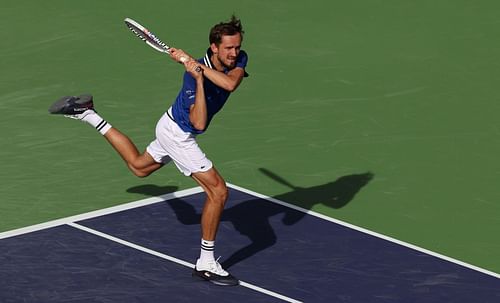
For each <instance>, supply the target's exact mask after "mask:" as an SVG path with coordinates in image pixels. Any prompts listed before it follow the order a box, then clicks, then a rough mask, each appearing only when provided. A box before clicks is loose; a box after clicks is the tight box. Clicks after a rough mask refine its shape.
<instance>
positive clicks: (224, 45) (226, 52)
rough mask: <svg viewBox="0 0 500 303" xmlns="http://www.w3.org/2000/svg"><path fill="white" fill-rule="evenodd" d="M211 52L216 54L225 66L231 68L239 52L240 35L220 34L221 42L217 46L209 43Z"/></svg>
mask: <svg viewBox="0 0 500 303" xmlns="http://www.w3.org/2000/svg"><path fill="white" fill-rule="evenodd" d="M211 48H212V52H213V53H214V54H215V55H216V56H217V59H218V60H219V62H220V63H221V64H222V65H223V66H224V67H226V68H228V69H232V68H234V66H235V64H236V58H237V57H238V54H239V53H240V48H241V35H240V34H239V33H238V34H236V35H233V36H222V41H221V43H220V44H219V45H218V46H217V45H215V44H214V43H212V45H211Z"/></svg>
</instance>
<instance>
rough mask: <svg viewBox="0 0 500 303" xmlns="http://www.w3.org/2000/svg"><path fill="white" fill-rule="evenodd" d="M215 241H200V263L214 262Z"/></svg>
mask: <svg viewBox="0 0 500 303" xmlns="http://www.w3.org/2000/svg"><path fill="white" fill-rule="evenodd" d="M214 250H215V241H207V240H203V239H201V250H200V262H201V263H205V262H208V261H212V260H214V259H215V258H214Z"/></svg>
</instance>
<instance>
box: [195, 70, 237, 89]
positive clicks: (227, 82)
mask: <svg viewBox="0 0 500 303" xmlns="http://www.w3.org/2000/svg"><path fill="white" fill-rule="evenodd" d="M201 68H202V69H203V75H204V76H205V77H206V78H208V79H209V80H210V81H212V82H213V83H214V84H215V85H217V86H219V87H221V88H223V89H225V90H227V91H229V92H233V91H235V90H236V89H237V88H238V86H239V85H240V83H241V81H242V80H243V77H245V70H244V69H243V68H242V67H235V68H233V69H232V70H230V71H229V72H228V73H227V74H225V73H223V72H219V71H217V70H215V69H212V68H210V67H208V66H205V65H201Z"/></svg>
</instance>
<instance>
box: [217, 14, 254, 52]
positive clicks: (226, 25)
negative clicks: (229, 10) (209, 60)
mask: <svg viewBox="0 0 500 303" xmlns="http://www.w3.org/2000/svg"><path fill="white" fill-rule="evenodd" d="M237 33H239V34H240V35H241V38H242V39H243V33H245V32H244V31H243V26H242V25H241V21H240V19H238V18H236V16H235V15H232V16H231V20H229V21H228V22H221V23H219V24H216V25H214V27H212V29H211V30H210V35H209V36H208V40H209V41H210V44H212V43H215V44H216V45H219V44H220V43H221V42H222V36H232V35H236V34H237Z"/></svg>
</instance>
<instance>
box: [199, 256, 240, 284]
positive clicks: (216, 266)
mask: <svg viewBox="0 0 500 303" xmlns="http://www.w3.org/2000/svg"><path fill="white" fill-rule="evenodd" d="M218 261H219V259H217V260H212V261H209V262H206V263H201V262H200V259H198V260H197V261H196V266H195V268H194V270H193V277H196V278H200V279H203V280H206V281H209V282H211V283H213V284H216V285H221V286H236V285H239V284H240V281H239V280H238V279H236V278H235V277H233V276H232V275H231V274H229V273H228V272H227V271H225V270H224V269H223V268H222V266H221V265H220V263H219V262H218Z"/></svg>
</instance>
